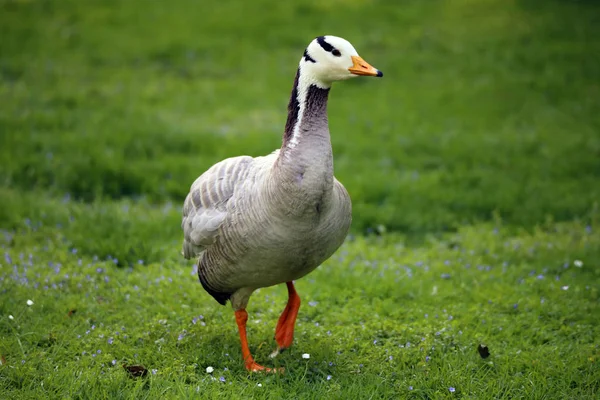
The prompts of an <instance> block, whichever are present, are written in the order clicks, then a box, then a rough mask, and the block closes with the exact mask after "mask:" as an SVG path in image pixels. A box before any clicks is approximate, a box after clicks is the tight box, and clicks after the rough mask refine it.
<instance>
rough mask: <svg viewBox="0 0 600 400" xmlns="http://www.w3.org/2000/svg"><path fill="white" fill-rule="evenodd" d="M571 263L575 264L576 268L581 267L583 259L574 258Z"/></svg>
mask: <svg viewBox="0 0 600 400" xmlns="http://www.w3.org/2000/svg"><path fill="white" fill-rule="evenodd" d="M573 265H574V266H576V267H577V268H581V267H583V261H581V260H575V261H573Z"/></svg>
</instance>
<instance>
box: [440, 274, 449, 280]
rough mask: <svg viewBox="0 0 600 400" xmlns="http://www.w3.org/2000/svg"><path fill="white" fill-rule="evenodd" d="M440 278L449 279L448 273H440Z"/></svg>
mask: <svg viewBox="0 0 600 400" xmlns="http://www.w3.org/2000/svg"><path fill="white" fill-rule="evenodd" d="M441 278H442V279H450V274H442V275H441Z"/></svg>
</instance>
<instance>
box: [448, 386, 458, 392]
mask: <svg viewBox="0 0 600 400" xmlns="http://www.w3.org/2000/svg"><path fill="white" fill-rule="evenodd" d="M448 390H449V391H450V393H454V392H455V391H456V389H454V388H453V387H452V386H450V387H449V388H448Z"/></svg>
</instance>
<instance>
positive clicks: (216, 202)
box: [181, 156, 254, 259]
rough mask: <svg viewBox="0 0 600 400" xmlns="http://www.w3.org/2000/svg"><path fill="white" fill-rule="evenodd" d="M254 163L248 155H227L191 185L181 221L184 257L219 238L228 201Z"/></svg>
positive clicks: (198, 253) (226, 212) (199, 250)
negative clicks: (228, 156) (229, 156)
mask: <svg viewBox="0 0 600 400" xmlns="http://www.w3.org/2000/svg"><path fill="white" fill-rule="evenodd" d="M253 163H254V159H253V158H252V157H249V156H241V157H232V158H228V159H226V160H223V161H221V162H219V163H217V164H215V165H213V166H212V167H211V168H209V169H208V170H207V171H206V172H205V173H203V174H202V175H200V177H199V178H198V179H196V181H195V182H194V183H193V184H192V187H191V189H190V193H189V194H188V195H187V197H186V199H185V203H184V205H183V220H182V223H181V227H182V229H183V233H184V241H183V255H184V257H185V258H187V259H190V258H192V257H196V256H199V255H200V254H201V253H202V252H203V251H204V250H206V249H207V248H208V247H210V245H212V244H213V243H214V242H215V241H216V239H217V237H218V235H219V228H220V227H221V226H222V224H223V221H224V220H225V219H226V218H227V216H228V207H227V206H228V202H229V200H230V199H231V198H232V197H233V196H234V194H235V191H236V188H238V187H240V185H241V183H242V182H244V180H245V179H246V177H247V176H248V173H249V171H250V169H251V168H252V166H253Z"/></svg>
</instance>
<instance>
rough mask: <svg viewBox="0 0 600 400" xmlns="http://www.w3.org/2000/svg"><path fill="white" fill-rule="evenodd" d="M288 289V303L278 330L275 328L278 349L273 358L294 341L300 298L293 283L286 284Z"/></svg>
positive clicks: (280, 319) (280, 318) (272, 354)
mask: <svg viewBox="0 0 600 400" xmlns="http://www.w3.org/2000/svg"><path fill="white" fill-rule="evenodd" d="M286 285H287V288H288V302H287V305H286V306H285V309H284V310H283V312H282V313H281V316H280V317H279V321H278V322H277V328H275V340H276V341H277V345H278V347H277V349H276V350H275V351H274V352H273V353H271V357H275V356H277V354H279V352H280V351H282V350H284V349H287V348H288V347H290V346H291V345H292V342H293V341H294V326H295V324H296V317H297V316H298V310H299V309H300V296H298V293H296V289H295V288H294V283H293V282H286Z"/></svg>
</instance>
